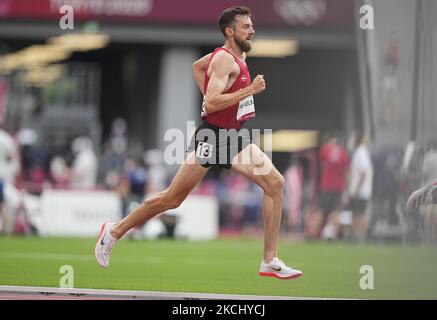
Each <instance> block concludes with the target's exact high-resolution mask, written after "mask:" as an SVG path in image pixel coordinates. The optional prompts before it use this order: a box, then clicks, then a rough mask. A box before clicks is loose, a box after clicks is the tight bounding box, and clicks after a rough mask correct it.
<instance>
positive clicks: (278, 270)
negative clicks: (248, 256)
mask: <svg viewBox="0 0 437 320" xmlns="http://www.w3.org/2000/svg"><path fill="white" fill-rule="evenodd" d="M259 275H260V276H262V277H275V278H278V279H283V280H286V279H297V278H300V277H301V276H302V275H303V272H302V271H300V270H296V269H293V268H290V267H287V266H286V265H285V263H284V262H283V261H282V260H280V259H278V258H277V257H274V258H273V259H272V260H271V261H270V262H269V263H264V261H262V262H261V267H260V268H259Z"/></svg>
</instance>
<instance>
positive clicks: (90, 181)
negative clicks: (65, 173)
mask: <svg viewBox="0 0 437 320" xmlns="http://www.w3.org/2000/svg"><path fill="white" fill-rule="evenodd" d="M72 150H73V153H75V155H76V156H75V158H74V160H73V163H72V166H71V174H70V187H71V188H74V189H94V188H95V187H96V181H97V173H98V172H97V170H98V160H97V156H96V154H95V152H94V149H93V142H92V141H91V139H90V138H88V137H78V138H76V139H74V140H73V143H72Z"/></svg>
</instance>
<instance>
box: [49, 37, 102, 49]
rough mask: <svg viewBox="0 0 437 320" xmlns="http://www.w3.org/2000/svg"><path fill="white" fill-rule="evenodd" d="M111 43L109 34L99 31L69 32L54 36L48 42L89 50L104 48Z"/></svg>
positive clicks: (67, 47)
mask: <svg viewBox="0 0 437 320" xmlns="http://www.w3.org/2000/svg"><path fill="white" fill-rule="evenodd" d="M108 43H109V36H108V35H106V34H97V33H69V34H65V35H62V36H58V37H52V38H50V39H49V40H48V44H50V45H55V46H60V47H63V48H65V49H67V50H71V51H82V52H83V51H89V50H96V49H101V48H104V47H106V46H107V45H108Z"/></svg>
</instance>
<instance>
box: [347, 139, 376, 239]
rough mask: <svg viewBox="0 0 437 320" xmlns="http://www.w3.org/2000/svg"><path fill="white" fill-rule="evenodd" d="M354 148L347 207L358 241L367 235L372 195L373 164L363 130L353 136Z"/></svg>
mask: <svg viewBox="0 0 437 320" xmlns="http://www.w3.org/2000/svg"><path fill="white" fill-rule="evenodd" d="M355 138H356V139H355V143H353V145H355V149H354V152H353V155H352V160H351V165H350V176H349V187H348V197H349V208H350V209H351V210H352V212H353V215H352V231H353V234H354V238H355V240H356V241H358V242H359V243H364V241H365V240H366V237H367V220H368V219H367V216H366V211H367V207H368V205H369V202H370V199H371V197H372V186H373V164H372V160H371V157H370V152H369V149H368V147H367V139H366V137H365V135H364V133H363V132H358V133H357V134H356V136H355Z"/></svg>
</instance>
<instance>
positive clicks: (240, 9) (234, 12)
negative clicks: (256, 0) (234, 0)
mask: <svg viewBox="0 0 437 320" xmlns="http://www.w3.org/2000/svg"><path fill="white" fill-rule="evenodd" d="M239 15H241V16H250V15H251V11H250V9H249V8H247V7H244V6H233V7H230V8H228V9H226V10H225V11H223V12H222V14H221V15H220V18H219V21H218V24H219V28H220V30H221V31H222V33H223V35H224V36H225V38H226V31H225V30H226V28H227V27H230V26H232V24H233V23H234V21H235V17H236V16H239Z"/></svg>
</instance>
